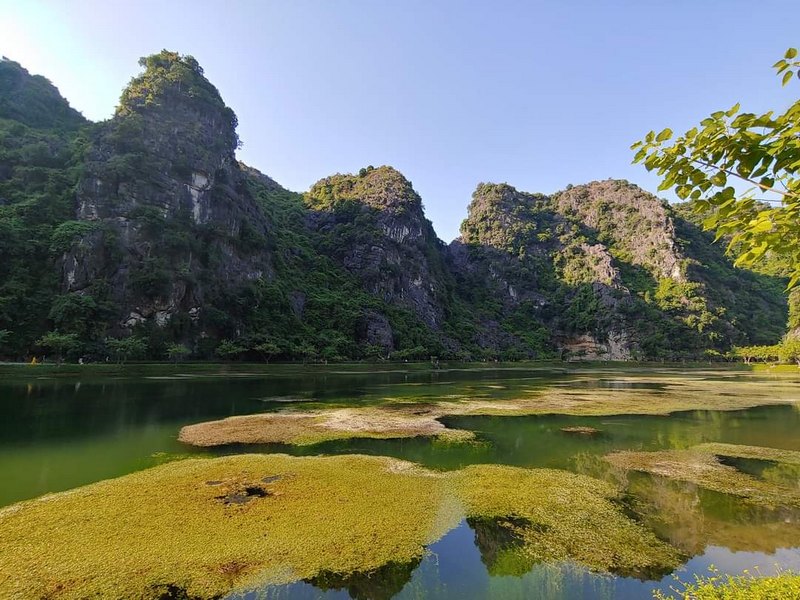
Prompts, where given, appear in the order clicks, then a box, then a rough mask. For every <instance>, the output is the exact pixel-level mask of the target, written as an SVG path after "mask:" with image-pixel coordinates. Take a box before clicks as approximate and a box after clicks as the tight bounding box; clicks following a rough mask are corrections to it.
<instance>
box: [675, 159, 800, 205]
mask: <svg viewBox="0 0 800 600" xmlns="http://www.w3.org/2000/svg"><path fill="white" fill-rule="evenodd" d="M690 160H691V161H692V162H694V163H697V164H699V165H703V166H704V167H708V168H709V169H716V170H717V171H722V172H723V173H725V174H727V175H731V176H733V177H738V178H739V179H741V180H742V181H746V182H747V183H752V184H753V185H754V186H756V187H758V188H760V189H761V190H763V191H765V192H772V193H773V194H778V195H779V196H784V197H789V198H798V196H797V195H795V194H792V193H790V192H782V191H780V190H777V189H775V188H771V187H769V186H768V185H763V184H761V183H759V182H757V181H755V180H753V179H750V178H749V177H745V176H743V175H739V174H738V173H737V172H736V171H731V170H730V169H725V168H723V167H718V166H717V165H712V164H711V163H707V162H705V161H703V160H700V159H699V158H692V159H690ZM776 202H777V200H776Z"/></svg>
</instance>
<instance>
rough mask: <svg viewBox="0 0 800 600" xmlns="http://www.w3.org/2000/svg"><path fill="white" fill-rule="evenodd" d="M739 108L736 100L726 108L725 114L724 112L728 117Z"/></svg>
mask: <svg viewBox="0 0 800 600" xmlns="http://www.w3.org/2000/svg"><path fill="white" fill-rule="evenodd" d="M739 108H740V105H739V103H738V102H737V103H736V104H734V105H733V106H731V107H730V109H729V110H728V112H726V113H725V114H726V115H727V116H729V117H732V116H733V115H735V114H736V113H737V112H739Z"/></svg>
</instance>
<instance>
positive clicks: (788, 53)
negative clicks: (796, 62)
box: [784, 48, 797, 59]
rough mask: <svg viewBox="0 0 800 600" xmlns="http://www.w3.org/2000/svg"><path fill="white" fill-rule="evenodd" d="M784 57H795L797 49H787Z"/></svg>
mask: <svg viewBox="0 0 800 600" xmlns="http://www.w3.org/2000/svg"><path fill="white" fill-rule="evenodd" d="M784 56H785V57H786V58H789V59H792V58H794V57H795V56H797V48H789V49H788V50H787V51H786V54H785V55H784Z"/></svg>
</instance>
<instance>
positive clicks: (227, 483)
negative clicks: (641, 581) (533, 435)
mask: <svg viewBox="0 0 800 600" xmlns="http://www.w3.org/2000/svg"><path fill="white" fill-rule="evenodd" d="M616 494H617V492H616V490H615V488H613V487H612V486H610V485H608V484H605V483H602V482H600V481H596V480H593V479H591V478H589V477H586V476H581V475H575V474H570V473H567V472H562V471H554V470H525V469H516V468H510V467H494V466H475V467H470V468H467V469H464V470H462V471H455V472H450V473H446V474H443V473H435V472H432V471H428V470H426V469H423V468H421V467H419V466H418V465H415V464H413V463H409V462H404V461H398V460H394V459H389V458H383V457H366V456H335V457H309V458H293V457H288V456H285V455H239V456H229V457H223V458H216V459H187V460H182V461H177V462H170V463H167V464H164V465H160V466H157V467H154V468H151V469H149V470H146V471H141V472H138V473H134V474H131V475H127V476H125V477H121V478H119V479H114V480H108V481H103V482H100V483H96V484H92V485H89V486H86V487H83V488H78V489H76V490H72V491H69V492H63V493H60V494H54V495H50V496H44V497H42V498H39V499H36V500H30V501H26V502H22V503H19V504H15V505H12V506H10V507H8V508H6V509H3V510H2V511H0V564H2V565H3V569H2V571H0V596H2V597H13V598H42V597H46V598H65V599H66V598H85V597H90V596H103V597H120V598H122V597H124V598H129V597H130V598H134V597H144V598H148V597H161V596H163V595H164V594H167V595H169V594H171V596H169V597H173V596H174V597H178V596H180V597H184V595H185V596H186V597H192V598H215V597H219V596H221V595H222V594H225V593H227V592H228V591H230V590H234V589H239V590H242V589H250V588H253V587H260V586H263V585H268V584H273V583H274V584H280V583H287V582H291V581H298V580H307V581H312V582H320V583H324V584H325V585H327V586H329V587H332V588H336V587H342V586H346V587H349V586H356V587H358V586H363V585H366V583H365V581H366V580H368V579H370V574H374V573H378V572H384V571H387V572H390V573H394V574H395V575H397V578H398V579H400V575H399V574H397V573H395V571H398V569H399V571H403V572H405V570H406V569H407V568H411V569H413V565H415V564H417V563H418V561H419V560H420V558H421V557H422V556H423V554H424V553H425V548H426V546H427V545H429V544H430V543H432V542H433V541H435V540H436V539H438V538H439V537H441V536H442V535H443V534H444V533H445V532H447V531H448V530H450V529H451V528H452V527H454V526H455V525H456V524H457V523H458V522H460V521H461V520H462V519H463V518H465V517H469V518H473V519H478V520H483V521H484V522H487V523H490V524H491V523H499V527H501V528H503V527H505V528H506V529H507V530H510V531H511V537H510V538H509V537H508V536H506V537H503V535H504V534H503V531H500V533H501V534H502V535H501V544H500V545H501V546H502V554H503V555H504V556H505V558H504V559H503V560H505V561H506V563H508V562H509V561H510V560H511V561H516V562H517V563H519V562H520V561H522V562H523V563H524V564H533V563H535V562H539V561H544V560H551V559H570V560H574V561H577V562H579V563H581V564H584V565H586V566H588V567H590V568H592V569H596V570H606V571H612V572H615V573H637V574H644V573H653V572H656V573H661V572H663V571H665V570H669V569H672V568H674V567H675V566H676V565H677V563H678V562H679V559H680V557H679V554H678V552H677V551H675V550H674V549H673V548H671V547H670V546H668V545H667V544H665V543H664V542H661V541H659V540H658V539H657V538H656V537H655V536H654V535H653V534H652V533H651V532H649V531H648V530H647V529H645V528H644V527H643V526H642V525H640V524H638V523H636V522H634V521H632V520H631V519H629V518H628V517H627V516H626V515H625V514H624V511H623V510H622V509H621V508H620V507H619V506H618V505H617V504H616V501H615V497H616ZM492 531H494V530H492V529H491V528H489V529H488V530H487V531H486V532H485V535H484V534H482V536H483V537H482V539H483V540H484V541H485V540H487V539H489V533H491V532H492ZM508 539H512V540H516V541H512V542H507V540H508ZM504 540H505V541H504ZM391 565H394V566H391ZM398 565H399V566H398ZM402 565H411V566H409V567H402V568H401V566H402ZM503 568H505V567H503ZM399 571H398V572H399ZM365 578H366V579H365ZM362 580H364V581H362Z"/></svg>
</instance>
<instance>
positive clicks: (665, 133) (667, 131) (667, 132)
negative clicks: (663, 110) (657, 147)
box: [656, 127, 672, 142]
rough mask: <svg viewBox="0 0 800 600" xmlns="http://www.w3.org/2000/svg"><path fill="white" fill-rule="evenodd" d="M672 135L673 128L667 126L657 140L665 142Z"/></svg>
mask: <svg viewBox="0 0 800 600" xmlns="http://www.w3.org/2000/svg"><path fill="white" fill-rule="evenodd" d="M671 137H672V129H670V128H669V127H667V128H666V129H664V130H662V131H661V133H659V134H658V136H657V137H656V141H657V142H665V141H667V140H668V139H669V138H671Z"/></svg>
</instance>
